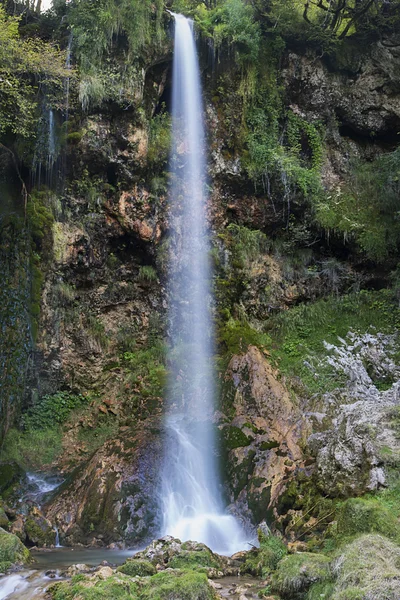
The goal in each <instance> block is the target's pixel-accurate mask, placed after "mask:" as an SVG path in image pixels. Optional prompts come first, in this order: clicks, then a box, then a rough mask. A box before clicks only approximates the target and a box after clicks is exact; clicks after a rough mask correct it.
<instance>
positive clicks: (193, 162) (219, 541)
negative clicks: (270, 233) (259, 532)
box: [161, 14, 248, 554]
mask: <svg viewBox="0 0 400 600" xmlns="http://www.w3.org/2000/svg"><path fill="white" fill-rule="evenodd" d="M173 16H174V19H175V47H174V63H173V88H172V118H173V125H172V149H171V184H170V191H169V198H170V206H171V213H170V273H169V281H170V285H169V296H170V307H171V308H170V344H171V352H170V356H171V359H170V363H171V364H170V371H171V377H170V385H169V394H168V395H169V397H168V406H169V410H168V415H167V431H168V435H167V442H166V452H165V454H166V456H165V461H164V467H163V473H162V479H163V482H162V490H161V496H162V511H163V534H164V535H165V534H169V535H173V536H175V537H178V538H180V539H181V540H189V539H190V540H196V541H199V542H204V543H205V544H207V545H208V546H210V547H211V548H212V549H213V550H215V551H216V552H219V553H222V554H232V553H233V552H236V551H237V550H242V549H247V548H248V545H247V543H246V538H245V535H244V533H243V531H242V529H241V526H240V525H239V523H238V521H237V520H236V519H235V518H234V517H233V516H232V515H229V514H227V513H226V512H225V510H224V503H223V500H222V495H221V491H220V487H219V475H218V468H217V465H216V458H215V443H214V434H213V425H212V414H213V411H214V397H215V390H214V383H213V367H212V359H213V353H214V340H213V327H212V318H211V302H212V298H211V284H210V278H211V273H210V257H209V249H210V245H209V239H208V231H207V218H206V203H207V194H206V163H205V137H204V125H203V106H202V97H201V85H200V74H199V65H198V58H197V53H196V45H195V39H194V34H193V26H192V21H191V20H190V19H187V18H185V17H184V16H182V15H177V14H173Z"/></svg>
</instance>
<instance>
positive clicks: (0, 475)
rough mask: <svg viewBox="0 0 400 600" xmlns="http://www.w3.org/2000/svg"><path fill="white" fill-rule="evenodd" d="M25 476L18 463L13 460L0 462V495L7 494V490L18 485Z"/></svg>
mask: <svg viewBox="0 0 400 600" xmlns="http://www.w3.org/2000/svg"><path fill="white" fill-rule="evenodd" d="M24 474H25V472H24V470H23V469H22V467H20V465H19V464H18V462H16V461H14V460H12V459H10V460H9V461H7V462H6V461H4V462H3V461H2V462H0V494H2V495H4V494H6V493H7V490H9V489H10V488H11V487H12V486H13V485H14V484H16V483H18V482H19V481H20V479H21V477H22V476H23V475H24Z"/></svg>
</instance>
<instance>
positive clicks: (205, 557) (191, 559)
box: [168, 544, 220, 569]
mask: <svg viewBox="0 0 400 600" xmlns="http://www.w3.org/2000/svg"><path fill="white" fill-rule="evenodd" d="M183 546H184V544H183ZM168 566H169V567H171V568H172V569H195V568H196V567H210V568H218V567H219V566H220V563H219V560H218V558H217V557H216V556H214V555H213V553H212V552H211V551H210V550H209V549H208V548H207V547H206V546H204V548H202V549H201V550H184V549H182V551H181V552H179V554H177V555H176V556H173V557H172V559H171V560H170V561H169V562H168Z"/></svg>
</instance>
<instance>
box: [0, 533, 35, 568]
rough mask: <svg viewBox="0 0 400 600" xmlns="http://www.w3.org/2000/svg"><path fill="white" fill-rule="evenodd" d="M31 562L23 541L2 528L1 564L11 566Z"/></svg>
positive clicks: (0, 541) (0, 536) (0, 543)
mask: <svg viewBox="0 0 400 600" xmlns="http://www.w3.org/2000/svg"><path fill="white" fill-rule="evenodd" d="M30 560H31V555H30V552H29V550H28V549H27V548H25V546H24V545H23V544H22V542H21V540H20V539H19V538H18V537H17V536H16V535H13V534H12V533H8V532H7V531H5V530H4V529H2V528H0V563H2V564H7V565H8V566H11V564H23V563H27V562H29V561H30Z"/></svg>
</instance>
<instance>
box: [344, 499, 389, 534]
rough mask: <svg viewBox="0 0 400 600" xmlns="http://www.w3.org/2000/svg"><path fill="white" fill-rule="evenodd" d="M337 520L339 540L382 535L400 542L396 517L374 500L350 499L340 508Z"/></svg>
mask: <svg viewBox="0 0 400 600" xmlns="http://www.w3.org/2000/svg"><path fill="white" fill-rule="evenodd" d="M336 519H337V535H338V537H339V538H341V537H347V536H349V537H350V536H354V535H358V534H360V533H380V534H382V535H384V536H386V537H388V538H391V539H396V540H400V524H399V522H398V520H397V518H396V516H395V515H394V514H393V512H391V511H389V510H388V509H387V508H386V507H385V506H383V505H382V503H380V502H379V501H378V500H374V499H372V498H349V499H348V500H346V502H344V503H343V504H341V505H340V507H339V508H338V511H337V515H336Z"/></svg>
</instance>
